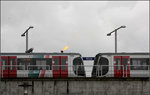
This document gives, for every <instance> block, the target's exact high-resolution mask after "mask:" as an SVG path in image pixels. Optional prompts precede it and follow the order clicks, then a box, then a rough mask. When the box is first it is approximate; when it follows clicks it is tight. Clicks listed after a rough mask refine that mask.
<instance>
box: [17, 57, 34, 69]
mask: <svg viewBox="0 0 150 95" xmlns="http://www.w3.org/2000/svg"><path fill="white" fill-rule="evenodd" d="M32 63H33V59H32V58H18V60H17V69H18V70H24V69H25V70H27V67H28V65H32Z"/></svg>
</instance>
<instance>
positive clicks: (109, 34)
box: [107, 26, 126, 53]
mask: <svg viewBox="0 0 150 95" xmlns="http://www.w3.org/2000/svg"><path fill="white" fill-rule="evenodd" d="M121 28H126V26H120V27H119V28H117V29H115V30H114V31H112V32H110V33H108V34H107V36H111V33H114V32H115V53H117V30H119V29H121Z"/></svg>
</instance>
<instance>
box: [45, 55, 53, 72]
mask: <svg viewBox="0 0 150 95" xmlns="http://www.w3.org/2000/svg"><path fill="white" fill-rule="evenodd" d="M46 65H47V66H46V68H47V70H48V69H50V70H52V58H47V62H46Z"/></svg>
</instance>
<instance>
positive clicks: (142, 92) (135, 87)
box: [0, 79, 150, 95]
mask: <svg viewBox="0 0 150 95" xmlns="http://www.w3.org/2000/svg"><path fill="white" fill-rule="evenodd" d="M23 82H25V81H24V80H20V81H19V80H17V81H8V80H7V81H0V95H24V89H23V87H19V86H18V85H21V84H23ZM27 82H28V83H29V84H32V85H33V86H30V87H28V95H150V85H149V84H150V81H149V79H147V80H88V79H82V80H80V79H77V80H69V79H68V80H61V79H59V80H46V81H41V80H34V81H27Z"/></svg>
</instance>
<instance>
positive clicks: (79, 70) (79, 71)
mask: <svg viewBox="0 0 150 95" xmlns="http://www.w3.org/2000/svg"><path fill="white" fill-rule="evenodd" d="M73 71H74V73H75V74H76V75H78V76H85V70H84V65H83V61H82V59H81V57H76V58H75V59H74V60H73Z"/></svg>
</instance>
